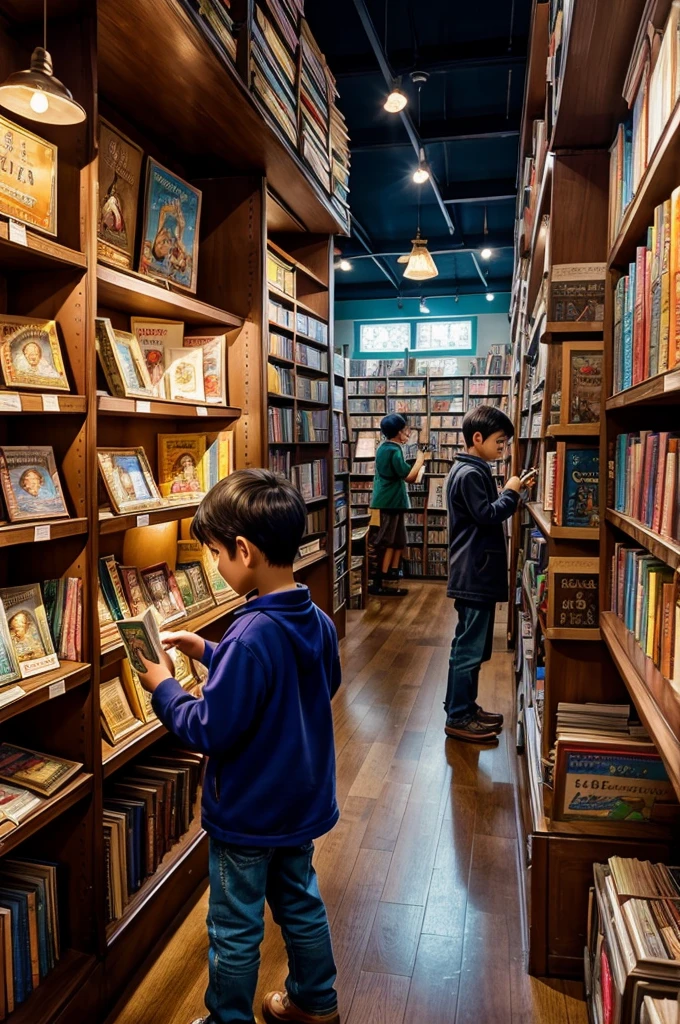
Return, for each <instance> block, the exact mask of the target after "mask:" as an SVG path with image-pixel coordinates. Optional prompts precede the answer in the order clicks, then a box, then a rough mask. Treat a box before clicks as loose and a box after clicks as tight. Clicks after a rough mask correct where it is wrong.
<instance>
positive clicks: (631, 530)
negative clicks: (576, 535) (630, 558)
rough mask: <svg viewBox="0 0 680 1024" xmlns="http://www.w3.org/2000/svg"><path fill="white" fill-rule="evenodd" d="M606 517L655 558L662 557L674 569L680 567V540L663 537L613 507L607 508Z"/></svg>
mask: <svg viewBox="0 0 680 1024" xmlns="http://www.w3.org/2000/svg"><path fill="white" fill-rule="evenodd" d="M605 519H606V520H607V522H609V523H611V524H612V525H613V526H616V527H618V529H619V530H623V532H624V533H626V534H627V535H628V536H629V537H631V538H632V539H633V540H634V541H637V543H638V544H641V545H642V546H643V547H645V548H647V549H648V550H649V551H650V552H651V553H652V554H653V555H654V557H655V558H659V559H661V561H662V562H665V563H666V564H667V565H670V567H671V568H672V569H678V568H680V541H677V540H673V539H672V538H671V537H662V536H661V534H660V533H654V531H653V530H650V529H649V527H647V526H645V525H644V523H639V522H638V521H637V519H633V518H632V517H631V516H625V515H623V513H621V512H615V511H614V509H613V508H608V509H607V511H606V512H605Z"/></svg>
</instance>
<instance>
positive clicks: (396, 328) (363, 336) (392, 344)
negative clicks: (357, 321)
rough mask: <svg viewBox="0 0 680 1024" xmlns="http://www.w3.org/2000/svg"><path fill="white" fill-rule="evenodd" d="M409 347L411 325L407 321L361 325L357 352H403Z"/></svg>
mask: <svg viewBox="0 0 680 1024" xmlns="http://www.w3.org/2000/svg"><path fill="white" fill-rule="evenodd" d="M410 347H411V324H410V322H409V321H408V320H405V321H401V322H394V323H372V324H362V325H361V331H360V335H359V350H360V351H361V352H365V353H367V354H368V353H374V352H403V350H404V349H405V348H410Z"/></svg>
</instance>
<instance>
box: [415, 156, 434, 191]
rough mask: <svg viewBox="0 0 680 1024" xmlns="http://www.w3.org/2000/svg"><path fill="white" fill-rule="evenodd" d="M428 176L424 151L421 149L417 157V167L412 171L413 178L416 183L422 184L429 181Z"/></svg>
mask: <svg viewBox="0 0 680 1024" xmlns="http://www.w3.org/2000/svg"><path fill="white" fill-rule="evenodd" d="M429 178H430V172H429V171H428V169H427V164H426V162H425V153H424V152H423V150H422V149H421V150H420V153H419V157H418V167H417V168H416V170H415V171H414V172H413V180H414V182H415V183H416V185H422V184H424V183H425V182H426V181H429Z"/></svg>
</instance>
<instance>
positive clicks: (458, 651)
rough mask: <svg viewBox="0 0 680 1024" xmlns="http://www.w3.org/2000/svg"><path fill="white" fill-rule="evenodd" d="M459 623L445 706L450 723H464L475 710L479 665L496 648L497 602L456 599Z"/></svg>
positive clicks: (450, 659)
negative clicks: (482, 602) (485, 602)
mask: <svg viewBox="0 0 680 1024" xmlns="http://www.w3.org/2000/svg"><path fill="white" fill-rule="evenodd" d="M455 607H456V611H457V612H458V624H457V626H456V632H455V634H454V637H453V640H452V641H451V654H450V656H449V679H448V685H447V687H446V700H445V701H444V710H445V711H446V719H447V721H448V722H449V723H450V724H455V725H464V724H465V723H466V722H468V721H469V720H470V719H471V718H472V717H473V716H474V714H475V711H476V708H477V689H478V686H479V669H480V666H481V664H482V662H483V661H488V660H489V659H490V657H491V652H492V649H493V621H494V615H495V613H496V606H495V604H472V603H471V602H469V601H461V600H457V601H456V602H455Z"/></svg>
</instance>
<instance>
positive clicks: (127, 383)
mask: <svg viewBox="0 0 680 1024" xmlns="http://www.w3.org/2000/svg"><path fill="white" fill-rule="evenodd" d="M95 337H96V344H97V354H98V355H99V359H100V361H101V365H102V369H103V371H104V376H105V377H106V382H107V384H108V386H109V389H110V391H111V394H112V395H113V396H114V398H153V397H154V391H153V388H152V386H151V381H150V380H149V374H148V372H147V369H146V363H145V362H144V358H143V356H142V350H141V349H140V347H139V342H138V341H137V338H136V337H135V336H134V334H131V333H130V332H129V331H119V330H117V329H116V328H115V327H114V326H113V324H112V323H111V321H110V320H109V319H108V317H96V318H95Z"/></svg>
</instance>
